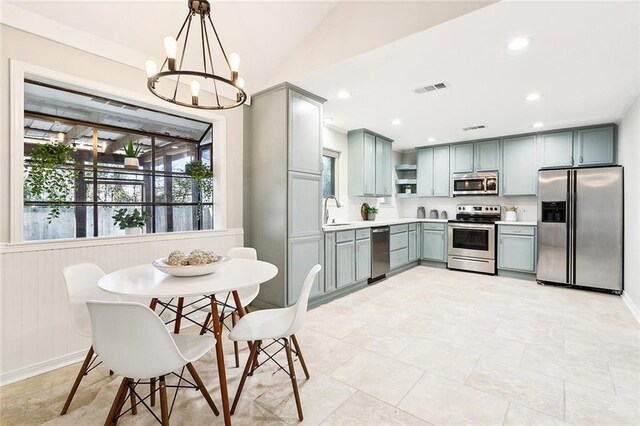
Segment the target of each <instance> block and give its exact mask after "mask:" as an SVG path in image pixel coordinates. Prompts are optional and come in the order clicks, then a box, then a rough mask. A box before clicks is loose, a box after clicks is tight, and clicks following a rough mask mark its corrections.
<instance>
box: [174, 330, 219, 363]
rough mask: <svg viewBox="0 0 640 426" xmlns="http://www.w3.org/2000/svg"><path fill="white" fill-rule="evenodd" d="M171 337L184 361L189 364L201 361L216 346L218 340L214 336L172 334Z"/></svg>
mask: <svg viewBox="0 0 640 426" xmlns="http://www.w3.org/2000/svg"><path fill="white" fill-rule="evenodd" d="M171 337H172V338H173V341H174V342H176V346H177V347H178V350H179V351H180V353H181V354H182V356H183V357H184V359H186V360H187V361H189V362H194V361H196V360H198V359H200V358H201V357H202V356H203V355H204V354H206V353H207V352H209V351H210V350H211V349H213V347H214V346H215V345H216V339H215V338H214V337H213V336H211V337H209V336H197V335H189V334H172V335H171Z"/></svg>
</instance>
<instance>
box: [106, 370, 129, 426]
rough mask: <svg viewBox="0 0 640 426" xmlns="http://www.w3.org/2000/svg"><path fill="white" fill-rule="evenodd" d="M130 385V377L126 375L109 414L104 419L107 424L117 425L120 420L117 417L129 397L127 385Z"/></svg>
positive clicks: (108, 425) (107, 425)
mask: <svg viewBox="0 0 640 426" xmlns="http://www.w3.org/2000/svg"><path fill="white" fill-rule="evenodd" d="M128 385H129V379H128V378H127V377H125V378H124V379H122V382H120V387H119V388H118V392H116V396H115V398H114V399H113V403H112V404H111V409H110V410H109V414H107V418H106V420H105V421H104V425H105V426H110V425H115V424H116V423H117V422H118V419H116V417H117V416H118V414H119V413H120V410H121V409H122V404H124V401H125V399H126V397H127V387H128Z"/></svg>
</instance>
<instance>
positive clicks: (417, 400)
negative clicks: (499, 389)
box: [398, 373, 508, 425]
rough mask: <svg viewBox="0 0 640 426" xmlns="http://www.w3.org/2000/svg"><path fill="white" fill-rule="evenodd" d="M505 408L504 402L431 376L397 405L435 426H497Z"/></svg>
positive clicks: (501, 419) (423, 380)
mask: <svg viewBox="0 0 640 426" xmlns="http://www.w3.org/2000/svg"><path fill="white" fill-rule="evenodd" d="M507 406H508V402H507V401H506V400H505V399H502V398H499V397H496V396H493V395H490V394H488V393H485V392H482V391H479V390H476V389H473V388H470V387H468V386H465V385H463V384H460V383H457V382H454V381H452V380H449V379H446V378H443V377H440V376H437V375H435V374H430V373H425V375H424V376H423V377H422V378H421V379H420V381H419V382H418V383H417V384H416V385H415V386H414V387H413V389H411V391H409V393H408V394H407V396H405V397H404V398H403V399H402V401H401V402H400V404H398V408H400V409H402V410H404V411H406V412H408V413H410V414H413V415H414V416H416V417H419V418H421V419H423V420H425V421H427V422H429V423H431V424H434V425H500V424H502V422H503V420H504V416H505V413H506V411H507Z"/></svg>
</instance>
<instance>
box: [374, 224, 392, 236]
mask: <svg viewBox="0 0 640 426" xmlns="http://www.w3.org/2000/svg"><path fill="white" fill-rule="evenodd" d="M381 232H389V227H388V226H380V227H377V228H372V229H371V233H373V234H378V233H381Z"/></svg>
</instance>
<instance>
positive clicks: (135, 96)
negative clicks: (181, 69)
mask: <svg viewBox="0 0 640 426" xmlns="http://www.w3.org/2000/svg"><path fill="white" fill-rule="evenodd" d="M9 80H10V81H9V89H10V93H9V121H10V124H9V160H8V161H9V162H10V164H9V173H10V179H9V198H10V199H9V210H8V211H6V210H0V215H2V214H8V216H9V245H17V244H31V245H32V244H47V243H49V244H50V243H54V242H55V243H61V242H63V243H64V242H69V243H70V242H74V243H76V244H77V243H80V244H81V245H86V244H89V243H90V242H91V241H96V240H102V239H112V238H141V239H149V238H153V237H154V236H157V235H166V234H168V233H165V232H159V233H149V234H143V235H142V236H101V237H91V238H70V239H56V240H36V241H24V238H23V226H24V224H23V221H24V214H23V198H24V194H23V167H24V166H23V165H24V116H25V111H24V84H25V82H27V81H29V80H31V81H36V82H41V83H44V84H48V85H52V86H56V87H60V88H62V89H67V90H72V91H73V90H75V91H80V92H83V93H88V94H95V95H96V96H102V97H105V98H109V99H113V100H116V101H121V102H124V103H130V104H135V105H140V106H141V107H144V108H149V109H154V110H157V111H160V112H164V113H167V114H173V115H180V116H183V117H186V118H191V119H195V120H199V121H204V122H206V123H209V124H210V125H211V126H212V129H213V140H214V143H213V144H212V145H211V156H212V169H213V172H214V176H215V179H214V189H213V191H214V199H213V208H214V223H213V230H200V231H181V232H171V234H181V233H194V232H197V233H202V232H212V231H213V232H215V231H221V230H226V228H227V211H226V209H227V173H226V161H223V159H225V158H226V144H227V137H226V136H227V134H226V130H227V118H226V117H225V116H224V115H221V114H216V113H213V112H210V111H207V112H204V111H198V110H193V111H191V110H188V109H187V108H183V107H178V106H173V105H170V104H169V103H167V102H164V101H161V100H159V99H156V98H155V97H154V96H153V95H151V94H150V93H149V94H145V95H142V94H140V93H138V92H131V91H128V90H124V89H120V88H115V87H112V86H109V85H106V84H103V83H98V82H95V81H90V80H85V79H82V78H79V77H76V76H72V75H69V74H64V73H61V72H58V71H54V70H50V69H47V68H44V67H40V66H37V65H32V64H28V63H25V62H22V61H18V60H15V59H10V60H9Z"/></svg>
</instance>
